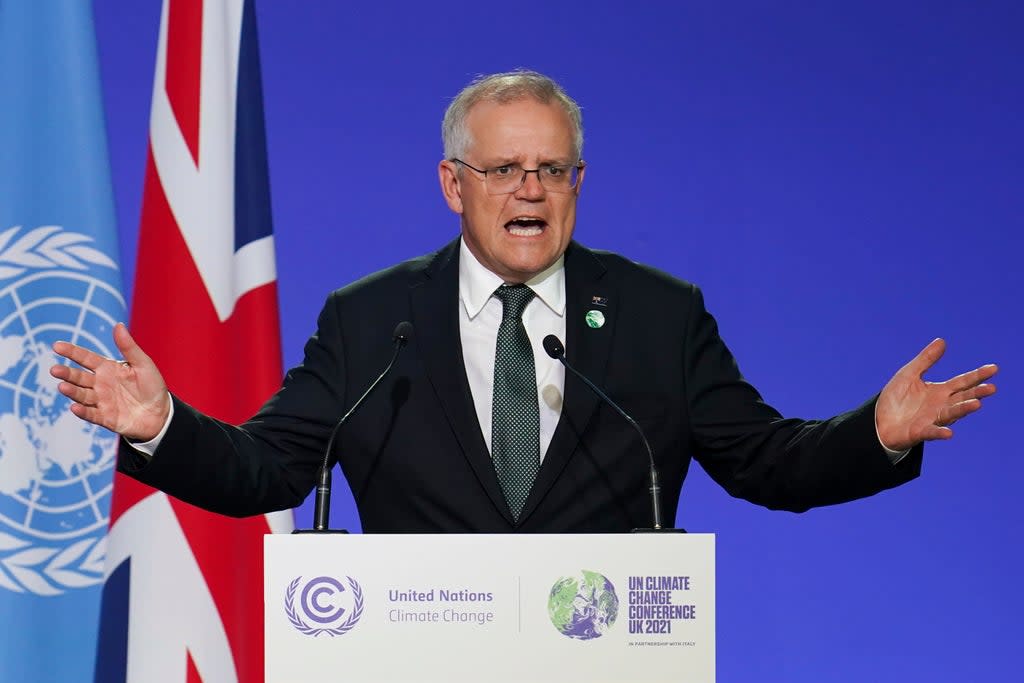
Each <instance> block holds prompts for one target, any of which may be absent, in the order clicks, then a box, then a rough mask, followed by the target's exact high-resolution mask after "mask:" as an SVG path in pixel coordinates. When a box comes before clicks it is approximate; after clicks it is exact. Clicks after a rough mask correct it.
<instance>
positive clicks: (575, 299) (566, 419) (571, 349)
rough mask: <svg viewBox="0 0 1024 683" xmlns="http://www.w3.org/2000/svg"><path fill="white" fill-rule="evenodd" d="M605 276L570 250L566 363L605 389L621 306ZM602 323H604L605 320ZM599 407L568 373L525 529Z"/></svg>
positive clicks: (587, 255) (585, 253) (590, 257)
mask: <svg viewBox="0 0 1024 683" xmlns="http://www.w3.org/2000/svg"><path fill="white" fill-rule="evenodd" d="M605 273H606V270H605V267H604V266H603V265H602V264H601V262H600V261H599V260H598V259H597V257H596V256H595V255H594V254H593V253H592V252H591V251H590V250H588V249H586V248H584V247H582V246H580V245H579V244H577V243H576V242H573V243H571V244H570V245H569V248H568V249H567V250H566V252H565V295H566V307H565V315H566V320H565V336H566V340H565V347H566V359H567V360H568V362H569V364H570V365H572V366H573V367H574V368H576V369H577V370H578V371H579V372H580V373H581V374H582V375H584V376H586V377H588V378H589V379H590V381H592V382H593V383H594V384H596V385H597V386H599V387H603V385H604V378H605V374H606V372H607V368H608V354H609V352H610V350H611V340H612V335H613V333H614V331H615V321H616V315H615V308H616V305H617V304H618V301H617V297H618V291H617V289H613V283H612V282H611V281H610V280H611V278H606V277H605ZM590 311H598V312H600V314H601V315H602V316H603V323H602V324H601V325H600V326H597V327H593V326H591V325H590V324H588V323H587V314H588V312H590ZM597 318H598V319H600V317H599V316H598V317H597ZM595 324H596V322H595ZM599 402H600V399H599V398H598V397H597V396H596V395H595V394H594V392H593V391H591V390H590V388H589V387H588V386H586V385H585V384H584V383H583V382H581V381H580V380H579V378H577V377H575V376H574V375H573V374H572V373H571V372H569V371H568V370H566V372H565V391H564V394H563V399H562V416H561V418H560V419H559V420H558V426H557V427H556V428H555V433H554V435H553V436H552V437H551V445H550V446H548V450H547V453H546V454H545V455H544V462H543V463H541V468H540V472H539V473H538V474H537V480H536V482H534V485H533V489H531V491H530V495H529V497H528V498H527V499H526V503H525V504H524V506H523V513H522V515H521V516H520V518H519V523H520V524H522V523H523V522H524V521H525V520H526V519H527V518H528V517H529V516H530V514H531V513H532V512H533V510H534V509H536V507H537V504H538V503H539V502H540V501H541V500H542V499H543V498H544V496H545V495H546V494H547V492H548V490H549V489H550V488H551V486H552V485H553V484H554V483H555V481H556V480H557V479H558V477H559V475H560V474H561V473H562V470H563V469H564V468H565V465H566V463H568V462H569V458H570V456H571V455H572V453H573V452H574V451H575V450H576V446H577V445H578V444H579V440H580V437H581V436H582V434H583V431H584V429H585V428H586V426H587V423H588V422H589V421H590V419H591V418H592V416H593V414H594V412H595V410H596V409H597V407H598V404H599Z"/></svg>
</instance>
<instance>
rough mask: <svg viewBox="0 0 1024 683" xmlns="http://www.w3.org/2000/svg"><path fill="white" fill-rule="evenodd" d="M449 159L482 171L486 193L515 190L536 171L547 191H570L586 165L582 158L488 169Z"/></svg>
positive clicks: (460, 160)
mask: <svg viewBox="0 0 1024 683" xmlns="http://www.w3.org/2000/svg"><path fill="white" fill-rule="evenodd" d="M449 161H454V162H455V163H457V164H462V165H463V166H465V167H466V168H468V169H470V170H472V171H476V172H477V173H482V174H483V176H484V178H483V181H484V187H486V188H487V194H510V193H512V192H515V191H516V190H518V189H519V188H520V187H522V186H523V184H524V183H526V175H527V174H528V173H536V174H537V180H539V181H540V184H541V185H542V186H543V187H544V189H545V190H547V191H548V192H571V191H572V190H573V189H574V188H575V187H576V183H577V182H579V179H580V171H582V170H583V167H584V166H586V164H585V163H584V162H583V160H582V159H581V160H580V161H577V162H576V163H575V164H541V165H540V166H538V167H537V168H523V167H522V166H521V165H520V164H505V165H503V166H495V167H494V168H488V169H481V168H477V167H476V166H471V165H469V164H467V163H466V162H465V161H463V160H462V159H449Z"/></svg>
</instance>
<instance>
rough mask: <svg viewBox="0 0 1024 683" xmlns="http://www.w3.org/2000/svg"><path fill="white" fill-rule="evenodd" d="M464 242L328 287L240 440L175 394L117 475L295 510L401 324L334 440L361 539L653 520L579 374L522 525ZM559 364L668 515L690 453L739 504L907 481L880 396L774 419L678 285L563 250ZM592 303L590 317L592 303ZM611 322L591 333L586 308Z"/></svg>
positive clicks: (238, 507)
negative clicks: (472, 372)
mask: <svg viewBox="0 0 1024 683" xmlns="http://www.w3.org/2000/svg"><path fill="white" fill-rule="evenodd" d="M458 255H459V250H458V240H456V241H455V242H452V243H451V244H449V245H447V246H446V247H444V248H443V249H441V250H440V251H439V252H437V253H435V254H431V255H428V256H424V257H421V258H418V259H415V260H412V261H409V262H406V263H403V264H400V265H398V266H395V267H393V268H390V269H388V270H385V271H382V272H380V273H377V274H374V275H371V276H369V277H367V278H365V279H363V280H361V281H359V282H356V283H354V284H352V285H350V286H348V287H345V288H343V289H341V290H338V291H336V292H334V293H332V294H331V295H330V297H329V298H328V300H327V303H326V305H325V306H324V308H323V311H322V313H321V315H320V319H319V325H318V329H317V331H316V334H314V335H313V337H311V338H310V340H309V342H308V343H307V344H306V348H305V358H304V360H303V362H302V364H301V365H299V366H298V367H296V368H293V369H292V370H291V371H289V372H288V374H287V376H286V379H285V381H284V384H283V386H282V387H281V389H280V390H279V391H278V392H277V394H275V395H274V396H273V397H272V398H271V399H270V400H269V401H268V402H267V403H266V405H265V406H264V407H263V408H262V409H261V410H260V412H259V413H258V414H257V415H256V416H254V417H253V418H252V419H251V420H250V421H249V422H247V423H246V424H244V425H242V426H241V427H240V428H235V427H230V426H228V425H225V424H223V423H221V422H218V421H216V420H213V419H211V418H209V417H206V416H204V415H201V414H199V413H198V412H197V411H195V410H193V409H191V408H190V407H189V406H187V405H186V404H184V403H183V402H181V401H179V400H177V399H175V414H174V419H173V420H172V422H171V425H170V428H169V430H168V432H167V434H166V436H165V438H164V440H163V442H162V443H161V445H160V448H159V449H158V451H157V452H156V454H155V455H154V457H153V459H152V460H151V461H150V462H148V463H145V462H144V461H142V460H140V459H139V457H138V454H137V453H135V452H134V451H132V449H130V448H129V447H127V446H126V447H123V449H122V457H121V463H120V466H121V468H122V470H124V471H126V472H128V473H129V474H131V475H132V476H134V477H136V478H138V479H139V480H141V481H143V482H144V483H147V484H150V485H153V486H156V487H158V488H161V489H163V490H165V491H167V492H168V493H170V494H171V495H173V496H176V497H178V498H181V499H182V500H185V501H186V502H189V503H192V504H195V505H198V506H200V507H204V508H208V509H210V510H213V511H216V512H221V513H225V514H229V515H239V516H241V515H251V514H256V513H261V512H267V511H270V510H275V509H281V508H287V507H292V506H295V505H297V504H299V503H300V502H301V501H302V500H303V499H304V498H305V497H306V495H307V494H308V493H309V492H310V490H311V489H312V487H313V485H314V482H315V478H316V472H317V469H318V467H319V464H320V461H321V459H322V457H323V450H324V446H325V442H326V439H327V435H328V433H329V432H330V430H331V428H332V426H333V424H334V423H335V421H336V420H337V419H338V417H339V416H340V415H342V414H343V413H344V412H345V411H346V410H347V408H348V407H349V406H350V405H351V404H352V403H353V402H354V401H355V400H356V398H358V397H359V395H360V394H361V393H362V392H363V391H364V389H365V388H366V387H367V386H368V385H369V384H370V382H371V381H372V380H373V379H374V377H376V375H377V374H378V373H379V372H380V371H381V370H382V369H383V367H384V366H385V365H386V364H387V361H388V359H389V358H390V355H391V353H392V347H391V345H390V344H389V340H390V336H391V333H392V330H393V329H394V327H395V325H396V323H398V322H400V321H402V320H409V321H411V322H412V323H413V325H414V326H415V332H414V334H413V337H412V340H411V342H410V343H409V345H408V348H407V349H405V351H404V352H403V354H402V356H401V357H400V358H399V360H398V363H397V364H396V366H395V368H394V370H393V372H392V373H391V375H390V376H389V377H388V379H387V380H385V382H384V383H383V384H382V385H381V386H380V387H379V388H378V390H377V392H376V394H374V395H373V396H372V397H371V398H370V399H369V400H368V401H367V402H366V403H365V404H364V406H363V407H362V409H361V410H360V411H359V412H358V413H357V414H356V415H355V416H354V417H353V418H352V419H351V420H350V421H349V423H348V424H346V425H345V427H344V428H343V429H342V430H341V432H340V433H339V436H338V439H337V443H336V448H335V453H336V456H337V459H338V460H339V461H340V463H341V467H342V469H343V470H344V473H345V476H346V477H347V479H348V482H349V485H350V486H351V488H352V491H353V494H354V496H355V499H356V503H357V504H358V507H359V513H360V517H361V521H362V525H363V529H364V531H366V532H388V531H391V532H439V531H444V532H508V531H523V532H609V531H625V530H628V529H630V528H632V527H637V526H647V525H649V523H650V510H649V500H648V495H647V480H646V476H647V469H648V468H647V455H646V453H645V451H644V449H643V447H642V445H641V443H640V441H639V439H638V438H637V435H636V433H635V432H634V431H633V430H632V429H631V428H630V427H629V426H628V425H627V424H625V423H624V421H623V420H622V418H621V417H620V416H619V415H617V414H615V413H614V412H613V411H612V410H611V409H609V408H608V407H606V406H604V405H602V404H601V403H600V402H599V401H598V399H597V398H596V397H595V396H594V395H593V394H592V393H591V391H590V390H589V389H588V388H587V387H586V386H584V385H583V384H582V383H581V382H580V381H578V380H577V379H576V378H574V377H572V376H571V375H568V376H567V377H566V383H565V392H564V402H563V409H562V416H561V419H560V421H559V423H558V426H557V428H556V430H555V433H554V436H553V438H552V440H551V445H550V447H549V449H548V451H547V453H546V454H545V457H544V461H543V464H542V466H541V469H540V473H539V475H538V477H537V480H536V483H535V485H534V487H533V490H532V492H531V493H530V496H529V498H528V500H527V501H526V504H525V507H524V509H523V513H522V515H521V517H520V519H519V522H518V524H516V523H514V522H513V521H512V518H511V515H510V514H509V512H508V509H507V506H506V504H505V502H504V498H503V497H502V493H501V489H500V487H499V485H498V480H497V477H496V475H495V472H494V467H493V465H492V463H491V459H490V456H489V454H488V452H487V448H486V446H485V443H484V439H483V435H482V434H481V431H480V427H479V425H478V422H477V419H476V413H475V411H474V407H473V402H472V396H471V394H470V389H469V385H468V383H467V380H466V373H465V369H464V363H463V357H462V350H461V346H460V342H459V322H458V308H457V307H458V306H459V299H458ZM565 272H566V295H567V307H566V315H567V316H568V317H567V320H566V327H567V330H566V337H567V338H566V340H565V342H566V344H565V345H566V349H567V357H568V360H569V362H570V363H572V364H573V365H574V366H575V367H576V368H578V369H579V370H580V371H581V372H582V373H584V374H585V375H587V376H589V377H590V378H591V379H592V380H593V381H594V382H595V383H596V384H597V385H598V386H601V387H603V388H604V389H605V391H606V392H607V393H608V394H609V395H610V396H611V397H613V398H614V399H615V400H616V401H618V402H619V403H620V405H621V406H622V407H623V408H624V409H625V410H626V412H628V413H629V414H631V415H632V416H633V417H634V418H635V419H636V420H637V421H638V422H639V424H640V425H641V426H642V428H643V429H644V431H645V432H646V434H647V436H648V439H649V440H650V443H651V446H652V448H653V450H654V454H655V458H656V459H657V463H658V468H659V470H660V473H661V483H662V487H663V495H664V507H665V517H666V519H668V520H669V522H670V523H671V520H672V518H673V516H674V512H675V510H676V507H677V504H678V500H679V492H680V488H681V486H682V483H683V479H684V478H685V476H686V471H687V468H688V467H689V464H690V458H691V456H692V457H694V458H696V459H697V461H698V462H699V463H700V464H701V466H702V467H703V468H704V469H705V470H706V471H707V472H708V473H709V474H710V475H711V476H712V477H713V478H714V479H715V481H717V482H718V483H719V484H721V485H722V486H723V487H724V488H725V489H726V490H727V491H728V492H729V493H731V494H732V495H734V496H738V497H741V498H746V499H747V500H750V501H753V502H755V503H758V504H761V505H765V506H768V507H771V508H781V509H788V510H796V511H802V510H805V509H807V508H810V507H812V506H818V505H828V504H832V503H839V502H843V501H847V500H851V499H854V498H859V497H863V496H868V495H871V494H873V493H876V492H878V491H881V490H883V489H886V488H890V487H892V486H896V485H898V484H900V483H902V482H904V481H907V480H909V479H911V478H913V477H915V476H916V475H917V474H918V472H919V469H920V464H921V455H922V449H921V447H918V448H916V449H914V451H913V452H912V453H910V454H909V455H908V456H907V457H906V458H904V459H903V460H902V461H901V462H900V463H899V464H898V465H895V466H894V465H892V464H891V463H890V462H889V460H888V458H887V457H886V455H885V453H884V451H883V450H882V448H881V446H880V445H879V443H878V439H877V437H876V434H875V428H874V401H869V402H867V403H866V404H864V405H862V406H861V407H860V408H857V409H856V410H853V411H851V412H849V413H844V414H842V415H839V416H837V417H834V418H832V419H831V420H827V421H824V422H817V421H801V420H792V419H783V418H782V417H781V416H780V415H779V414H778V413H777V412H776V411H775V410H774V409H772V408H771V407H770V406H768V405H767V404H765V403H764V402H763V401H762V400H761V397H760V396H759V395H758V394H757V392H756V391H755V390H754V388H753V387H751V386H750V385H749V384H747V383H746V382H745V381H744V380H743V379H742V377H741V376H740V373H739V371H738V369H737V366H736V363H735V362H734V360H733V357H732V355H731V354H730V353H729V350H728V349H727V348H726V346H725V344H724V343H723V342H722V340H721V339H720V338H719V336H718V330H717V325H716V324H715V321H714V319H713V318H712V317H711V316H710V315H709V314H708V313H707V311H705V309H704V303H703V298H702V296H701V293H700V291H699V290H698V289H697V288H696V287H694V286H693V285H690V284H688V283H685V282H682V281H680V280H677V279H675V278H672V277H670V276H668V275H665V274H663V273H660V272H657V271H655V270H653V269H650V268H647V267H644V266H640V265H637V264H635V263H632V262H630V261H628V260H626V259H624V258H622V257H620V256H617V255H615V254H610V253H605V252H596V251H591V250H588V249H586V248H584V247H582V246H580V245H578V244H576V243H573V244H572V245H570V247H569V249H568V250H567V251H566V255H565ZM594 297H602V298H603V300H604V301H603V302H601V303H602V304H603V305H595V304H594V303H593V302H594ZM594 308H597V309H600V310H602V311H603V312H604V314H605V318H606V321H607V322H606V323H605V325H604V326H603V327H600V328H597V329H594V328H590V327H588V326H587V325H586V323H585V321H584V315H585V313H586V311H588V310H590V309H594Z"/></svg>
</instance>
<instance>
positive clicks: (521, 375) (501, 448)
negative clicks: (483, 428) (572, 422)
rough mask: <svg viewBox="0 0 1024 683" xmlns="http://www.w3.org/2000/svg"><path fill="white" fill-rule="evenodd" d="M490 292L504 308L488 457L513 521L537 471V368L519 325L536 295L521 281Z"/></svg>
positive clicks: (497, 348)
mask: <svg viewBox="0 0 1024 683" xmlns="http://www.w3.org/2000/svg"><path fill="white" fill-rule="evenodd" d="M494 295H495V296H497V297H498V298H499V299H501V303H502V306H503V311H502V315H501V326H499V327H498V343H497V346H496V348H495V353H494V400H493V402H492V404H491V457H492V458H493V459H494V469H495V470H496V471H497V473H498V482H499V483H501V490H502V492H504V494H505V500H506V501H507V502H508V507H509V509H510V510H511V511H512V518H513V519H515V520H517V521H518V520H519V514H520V513H521V512H522V511H523V503H525V502H526V497H527V496H528V495H529V493H530V488H531V487H532V486H533V480H534V479H536V478H537V471H538V470H540V408H539V406H538V404H537V371H536V370H535V366H534V363H533V349H532V348H531V346H530V338H529V337H528V336H527V335H526V328H525V327H523V310H524V309H525V308H526V305H527V304H528V303H530V300H531V299H533V297H534V296H535V295H534V292H533V290H532V289H530V288H529V287H527V286H526V285H511V286H509V285H504V286H501V287H499V288H498V289H497V290H496V291H495V292H494Z"/></svg>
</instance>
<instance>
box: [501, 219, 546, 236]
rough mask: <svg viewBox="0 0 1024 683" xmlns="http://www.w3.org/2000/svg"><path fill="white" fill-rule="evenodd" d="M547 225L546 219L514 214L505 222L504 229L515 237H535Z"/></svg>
mask: <svg viewBox="0 0 1024 683" xmlns="http://www.w3.org/2000/svg"><path fill="white" fill-rule="evenodd" d="M547 226H548V223H547V221H545V220H543V219H540V218H537V217H536V216H516V217H515V218H513V219H512V220H510V221H509V222H508V223H505V229H506V230H508V231H509V233H511V234H512V235H515V236H516V237H536V236H537V235H539V234H541V233H542V232H544V228H546V227H547Z"/></svg>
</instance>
